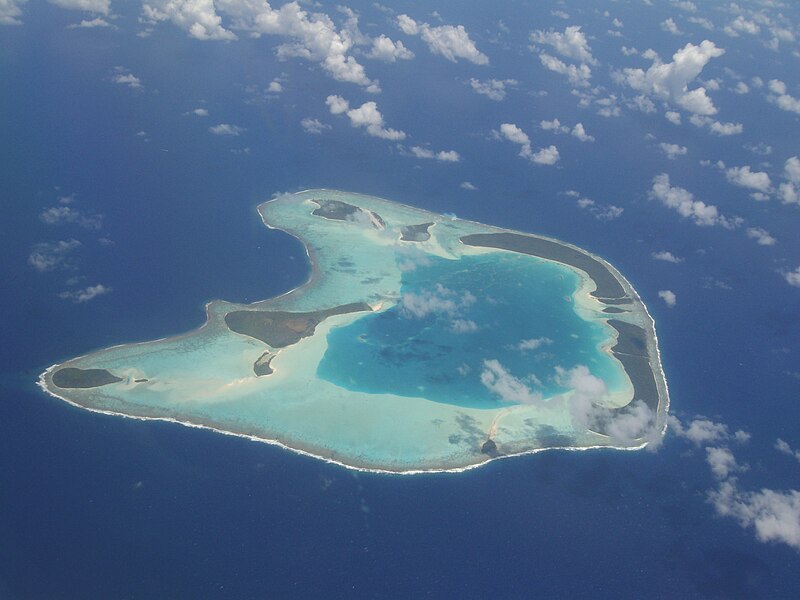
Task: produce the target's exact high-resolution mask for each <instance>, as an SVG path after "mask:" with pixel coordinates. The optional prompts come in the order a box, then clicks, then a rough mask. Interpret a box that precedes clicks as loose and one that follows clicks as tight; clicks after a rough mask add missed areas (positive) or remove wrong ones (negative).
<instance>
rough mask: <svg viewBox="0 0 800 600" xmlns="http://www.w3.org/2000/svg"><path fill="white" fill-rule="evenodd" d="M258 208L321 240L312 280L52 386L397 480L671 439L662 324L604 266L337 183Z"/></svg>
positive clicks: (531, 238) (210, 316) (82, 360)
mask: <svg viewBox="0 0 800 600" xmlns="http://www.w3.org/2000/svg"><path fill="white" fill-rule="evenodd" d="M258 211H259V214H260V215H261V218H262V220H263V222H264V224H265V225H266V226H267V227H269V228H274V229H281V230H284V231H286V232H288V233H290V234H291V235H293V236H295V237H297V238H298V239H299V240H301V241H302V243H303V244H304V245H305V248H306V252H307V254H308V259H309V269H310V275H309V278H308V280H307V282H306V283H305V284H304V285H302V286H300V287H299V288H297V289H294V290H291V291H289V292H287V293H286V294H284V295H282V296H279V297H276V298H271V299H267V300H263V301H261V302H256V303H253V304H248V305H243V304H233V303H229V302H224V301H213V302H210V303H209V304H208V305H207V307H206V317H207V319H206V322H205V324H203V325H202V326H201V327H200V328H198V329H196V330H194V331H191V332H188V333H186V334H183V335H180V336H175V337H171V338H165V339H161V340H156V341H153V342H145V343H137V344H127V345H125V344H123V345H120V346H114V347H112V348H107V349H103V350H99V351H96V352H93V353H91V354H87V355H85V356H81V357H78V358H74V359H71V360H68V361H66V362H64V363H62V364H58V365H53V366H52V367H50V368H49V369H48V370H47V371H46V372H44V373H42V375H41V376H40V379H39V384H40V386H41V387H42V388H43V389H44V390H45V391H47V392H48V393H50V394H52V395H53V396H56V397H58V398H61V399H63V400H65V401H67V402H70V403H71V404H73V405H76V406H79V407H82V408H85V409H88V410H93V411H98V412H103V413H109V414H116V415H122V416H126V417H132V418H141V419H165V420H170V421H175V422H178V423H182V424H185V425H190V426H198V427H207V428H211V429H214V430H216V431H220V432H223V433H228V434H233V435H239V436H243V437H247V438H249V439H253V440H257V441H263V442H267V443H273V444H279V445H281V446H283V447H285V448H288V449H291V450H294V451H296V452H301V453H305V454H309V455H312V456H315V457H318V458H320V459H323V460H327V461H331V462H335V463H338V464H341V465H344V466H347V467H350V468H354V469H363V470H372V471H380V472H391V473H419V472H430V471H458V470H463V469H467V468H471V467H475V466H478V465H480V464H484V463H486V462H487V461H490V460H493V459H496V458H501V457H508V456H514V455H518V454H524V453H530V452H536V451H540V450H544V449H549V448H564V449H570V450H583V449H589V448H600V447H608V448H621V449H638V448H642V447H644V446H645V445H647V444H648V443H657V442H658V441H660V438H661V436H662V435H663V432H664V428H665V423H666V413H667V409H668V405H669V398H668V391H667V384H666V379H665V377H664V373H663V370H662V367H661V362H660V356H659V350H658V344H657V338H656V333H655V325H654V323H653V320H652V319H651V317H650V315H649V314H648V312H647V309H646V307H645V305H644V304H643V303H642V301H641V299H640V297H639V295H638V294H637V293H636V291H635V290H634V289H633V287H632V286H631V285H630V283H628V281H627V280H626V279H625V278H624V277H623V276H622V275H621V274H620V273H619V272H618V271H617V270H616V269H615V268H614V267H613V266H611V265H610V264H609V263H607V262H606V261H604V260H603V259H601V258H600V257H597V256H595V255H592V254H590V253H588V252H586V251H584V250H582V249H580V248H577V247H575V246H573V245H571V244H568V243H565V242H562V241H559V240H555V239H551V238H545V237H542V236H536V235H532V234H527V233H522V232H515V231H509V230H504V229H499V228H496V227H491V226H488V225H483V224H480V223H476V222H471V221H466V220H461V219H457V218H454V217H449V216H442V215H438V214H435V213H431V212H428V211H424V210H421V209H418V208H413V207H410V206H406V205H402V204H398V203H395V202H390V201H388V200H383V199H380V198H375V197H372V196H364V195H359V194H351V193H346V192H340V191H332V190H307V191H304V192H300V193H297V194H286V195H282V196H279V197H277V198H275V199H273V200H270V201H268V202H265V203H263V204H261V205H259V207H258ZM276 260H278V259H277V258H276ZM277 267H279V265H276V268H277Z"/></svg>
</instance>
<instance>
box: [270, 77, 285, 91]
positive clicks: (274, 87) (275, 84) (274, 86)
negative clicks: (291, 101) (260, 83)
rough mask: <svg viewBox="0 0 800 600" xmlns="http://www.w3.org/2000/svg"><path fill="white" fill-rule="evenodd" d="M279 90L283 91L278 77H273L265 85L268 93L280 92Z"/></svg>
mask: <svg viewBox="0 0 800 600" xmlns="http://www.w3.org/2000/svg"><path fill="white" fill-rule="evenodd" d="M281 92H283V84H282V83H281V82H280V80H279V79H273V80H272V81H270V82H269V86H267V93H268V94H280V93H281Z"/></svg>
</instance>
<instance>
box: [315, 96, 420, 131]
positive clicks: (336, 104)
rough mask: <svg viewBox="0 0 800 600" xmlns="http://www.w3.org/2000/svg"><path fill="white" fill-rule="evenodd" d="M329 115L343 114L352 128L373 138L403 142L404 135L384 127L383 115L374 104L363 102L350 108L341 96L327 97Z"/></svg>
mask: <svg viewBox="0 0 800 600" xmlns="http://www.w3.org/2000/svg"><path fill="white" fill-rule="evenodd" d="M325 104H327V105H328V109H329V110H330V111H331V114H334V115H339V114H342V113H345V114H346V115H347V117H348V118H349V119H350V125H352V126H353V127H363V128H365V129H366V131H367V133H368V134H369V135H371V136H373V137H378V138H382V139H385V140H404V139H405V138H406V134H405V132H403V131H399V130H397V129H389V128H386V127H384V120H383V115H382V114H381V113H380V111H379V110H378V105H377V104H376V103H375V102H365V103H364V104H362V105H361V106H359V107H358V108H350V103H349V102H348V101H347V100H345V99H344V98H342V97H341V96H328V97H327V99H326V100H325Z"/></svg>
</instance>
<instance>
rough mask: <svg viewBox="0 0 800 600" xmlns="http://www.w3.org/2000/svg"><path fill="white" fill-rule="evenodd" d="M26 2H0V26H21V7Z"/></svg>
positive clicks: (2, 0) (24, 0) (3, 0)
mask: <svg viewBox="0 0 800 600" xmlns="http://www.w3.org/2000/svg"><path fill="white" fill-rule="evenodd" d="M27 1H28V0H0V25H22V21H20V19H19V18H20V17H21V16H22V5H23V4H25V3H26V2H27Z"/></svg>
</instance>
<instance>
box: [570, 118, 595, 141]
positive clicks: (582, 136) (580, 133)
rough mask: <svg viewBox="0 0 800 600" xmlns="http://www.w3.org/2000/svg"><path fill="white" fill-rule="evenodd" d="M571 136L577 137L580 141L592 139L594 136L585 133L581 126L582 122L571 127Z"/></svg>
mask: <svg viewBox="0 0 800 600" xmlns="http://www.w3.org/2000/svg"><path fill="white" fill-rule="evenodd" d="M572 136H573V137H576V138H578V139H579V140H580V141H582V142H593V141H594V136H591V135H589V134H588V133H586V130H585V129H584V128H583V123H577V124H576V125H575V127H573V128H572Z"/></svg>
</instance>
